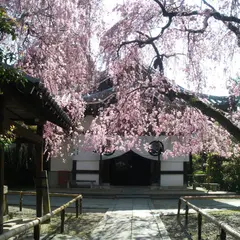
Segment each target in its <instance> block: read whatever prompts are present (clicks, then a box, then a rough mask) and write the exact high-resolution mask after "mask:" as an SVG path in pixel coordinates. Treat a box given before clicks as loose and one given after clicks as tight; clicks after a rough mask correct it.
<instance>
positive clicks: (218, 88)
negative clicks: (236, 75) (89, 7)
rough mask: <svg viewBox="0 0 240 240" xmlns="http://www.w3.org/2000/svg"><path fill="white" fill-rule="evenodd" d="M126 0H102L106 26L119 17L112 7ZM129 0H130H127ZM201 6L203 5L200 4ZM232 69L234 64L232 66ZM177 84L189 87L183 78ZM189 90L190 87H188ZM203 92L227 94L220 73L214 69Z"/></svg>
mask: <svg viewBox="0 0 240 240" xmlns="http://www.w3.org/2000/svg"><path fill="white" fill-rule="evenodd" d="M124 1H126V0H103V3H104V8H105V9H106V12H105V14H104V21H105V22H106V24H107V27H109V28H110V27H111V26H113V25H114V24H115V23H116V22H117V21H118V20H119V19H120V16H118V15H117V14H116V13H112V9H113V8H114V7H115V5H116V4H117V3H119V4H121V3H123V2H124ZM127 1H131V0H127ZM201 2H202V1H201V0H185V3H191V4H201ZM208 2H209V3H210V4H212V5H213V6H214V7H216V4H217V2H218V1H217V0H209V1H208ZM201 6H203V5H201ZM235 64H236V67H238V64H237V61H236V63H235ZM233 71H234V66H233ZM176 83H177V84H179V85H181V86H182V87H184V88H187V89H189V84H187V82H186V81H184V79H183V78H181V77H179V78H178V80H177V81H176ZM190 90H192V89H191V87H190ZM203 93H205V94H211V95H218V96H227V95H228V90H227V89H226V80H225V79H223V78H222V76H221V75H219V73H218V72H217V71H216V72H215V73H214V75H212V76H211V77H210V78H209V79H208V80H207V87H206V88H204V90H203Z"/></svg>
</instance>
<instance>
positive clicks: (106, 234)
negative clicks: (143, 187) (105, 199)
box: [91, 198, 170, 240]
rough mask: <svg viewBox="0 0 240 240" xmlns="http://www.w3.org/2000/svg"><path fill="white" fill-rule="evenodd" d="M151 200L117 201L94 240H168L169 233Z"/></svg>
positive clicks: (106, 215) (96, 232) (94, 234)
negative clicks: (155, 212) (155, 211)
mask: <svg viewBox="0 0 240 240" xmlns="http://www.w3.org/2000/svg"><path fill="white" fill-rule="evenodd" d="M153 210H154V207H153V205H152V202H151V200H150V199H148V198H147V199H144V198H143V199H137V198H131V199H116V200H115V201H114V206H112V207H111V208H110V209H109V210H108V211H107V212H106V214H105V216H104V218H103V220H102V221H101V222H100V223H99V225H98V226H97V228H96V229H94V231H93V232H92V235H91V237H92V240H98V239H99V240H101V239H102V240H107V239H119V240H120V239H139V240H140V239H166V240H169V239H170V238H169V237H168V234H167V231H166V229H165V227H164V225H163V223H162V221H161V219H160V217H159V216H158V215H156V214H154V212H153Z"/></svg>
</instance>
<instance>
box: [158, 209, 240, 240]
mask: <svg viewBox="0 0 240 240" xmlns="http://www.w3.org/2000/svg"><path fill="white" fill-rule="evenodd" d="M209 214H211V215H212V216H214V217H216V218H217V219H218V220H219V221H223V222H225V223H226V224H228V225H230V226H231V227H233V228H234V229H235V230H236V231H238V232H240V211H236V210H235V211H234V210H225V211H214V212H210V213H209ZM161 219H162V221H163V223H164V224H165V227H166V229H167V231H168V232H169V236H170V238H171V239H173V240H185V239H193V240H195V239H197V214H189V224H188V229H187V230H186V228H185V215H181V216H180V222H181V224H179V223H178V221H177V216H176V215H165V216H161ZM219 233H220V230H219V228H218V227H217V226H216V225H215V224H213V223H211V222H209V221H208V220H207V219H205V218H203V225H202V240H216V239H220V238H219V236H218V235H219ZM232 239H235V238H233V237H231V236H230V235H228V234H227V240H232Z"/></svg>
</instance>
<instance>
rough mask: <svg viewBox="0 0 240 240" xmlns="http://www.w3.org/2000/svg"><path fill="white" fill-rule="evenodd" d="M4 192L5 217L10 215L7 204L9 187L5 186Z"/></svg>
mask: <svg viewBox="0 0 240 240" xmlns="http://www.w3.org/2000/svg"><path fill="white" fill-rule="evenodd" d="M3 192H4V196H3V215H4V216H5V215H8V204H7V195H6V194H7V193H8V187H7V186H5V185H4V186H3Z"/></svg>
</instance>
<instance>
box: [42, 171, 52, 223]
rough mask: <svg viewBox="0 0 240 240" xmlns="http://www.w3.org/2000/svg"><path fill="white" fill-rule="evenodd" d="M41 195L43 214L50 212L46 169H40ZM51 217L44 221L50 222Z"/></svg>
mask: <svg viewBox="0 0 240 240" xmlns="http://www.w3.org/2000/svg"><path fill="white" fill-rule="evenodd" d="M42 195H43V215H46V214H48V213H50V212H51V203H50V196H49V185H48V175H47V171H46V170H44V171H42ZM50 221H51V219H48V220H47V221H45V223H50Z"/></svg>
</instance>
